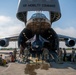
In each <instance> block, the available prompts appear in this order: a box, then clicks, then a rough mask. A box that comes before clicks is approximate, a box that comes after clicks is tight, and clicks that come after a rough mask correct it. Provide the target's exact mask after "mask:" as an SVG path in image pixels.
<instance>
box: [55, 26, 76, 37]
mask: <svg viewBox="0 0 76 75" xmlns="http://www.w3.org/2000/svg"><path fill="white" fill-rule="evenodd" d="M54 30H55V31H56V32H57V33H58V34H62V35H66V36H71V37H75V38H76V29H75V28H74V27H68V28H65V29H62V28H59V27H56V28H54Z"/></svg>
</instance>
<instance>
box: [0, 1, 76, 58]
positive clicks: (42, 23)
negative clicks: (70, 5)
mask: <svg viewBox="0 0 76 75" xmlns="http://www.w3.org/2000/svg"><path fill="white" fill-rule="evenodd" d="M28 11H37V12H36V13H34V14H33V15H32V16H31V18H30V19H29V20H27V13H28ZM38 11H48V12H49V17H50V20H49V19H48V18H47V17H46V16H45V15H44V14H43V13H42V12H38ZM60 17H61V12H60V7H59V2H58V0H40V1H39V0H19V4H18V12H17V18H18V19H19V20H20V21H22V22H24V23H25V28H24V29H23V30H22V32H21V33H20V34H19V36H13V37H6V38H3V39H0V46H2V47H6V46H8V45H9V41H17V40H18V47H19V48H20V51H21V53H22V54H24V50H25V49H26V48H27V49H28V51H29V53H30V54H32V55H33V57H35V55H36V54H37V55H38V56H39V55H45V54H46V53H47V54H48V55H50V54H52V55H53V57H54V58H57V51H58V50H59V41H65V44H66V46H68V47H72V46H74V45H75V42H76V39H75V38H72V37H68V36H64V35H59V34H57V33H56V32H55V31H54V30H53V28H52V23H53V22H55V21H57V20H59V19H60Z"/></svg>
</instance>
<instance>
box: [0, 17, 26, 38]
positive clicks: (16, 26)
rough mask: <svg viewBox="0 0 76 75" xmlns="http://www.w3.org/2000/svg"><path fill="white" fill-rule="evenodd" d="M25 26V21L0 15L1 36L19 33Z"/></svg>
mask: <svg viewBox="0 0 76 75" xmlns="http://www.w3.org/2000/svg"><path fill="white" fill-rule="evenodd" d="M24 27H25V25H24V23H23V22H20V21H18V20H17V19H14V18H11V17H9V16H0V37H1V36H8V35H13V34H19V33H20V32H21V30H22V29H23V28H24Z"/></svg>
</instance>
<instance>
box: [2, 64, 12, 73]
mask: <svg viewBox="0 0 76 75" xmlns="http://www.w3.org/2000/svg"><path fill="white" fill-rule="evenodd" d="M11 65H12V64H11V63H10V64H9V66H8V67H7V68H6V69H4V70H3V71H1V73H4V72H5V71H6V70H8V69H9V68H10V66H11Z"/></svg>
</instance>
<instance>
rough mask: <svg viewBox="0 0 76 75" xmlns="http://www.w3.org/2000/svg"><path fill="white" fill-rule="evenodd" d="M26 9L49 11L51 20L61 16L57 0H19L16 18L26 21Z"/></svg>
mask: <svg viewBox="0 0 76 75" xmlns="http://www.w3.org/2000/svg"><path fill="white" fill-rule="evenodd" d="M28 11H49V14H50V18H51V19H50V21H51V22H54V21H57V20H59V19H60V17H61V11H60V6H59V2H58V0H19V4H18V11H17V18H18V19H19V20H21V21H23V22H26V20H27V12H28Z"/></svg>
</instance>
